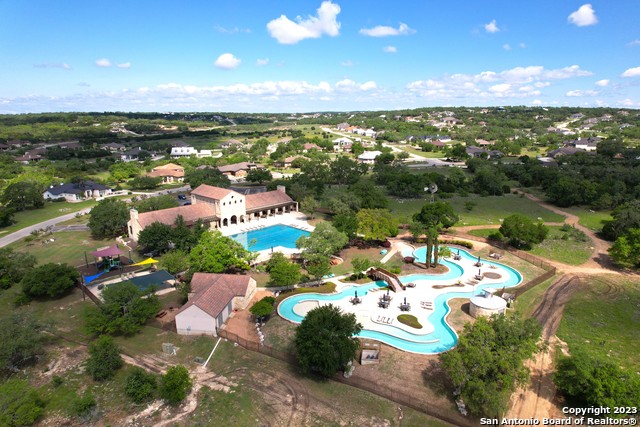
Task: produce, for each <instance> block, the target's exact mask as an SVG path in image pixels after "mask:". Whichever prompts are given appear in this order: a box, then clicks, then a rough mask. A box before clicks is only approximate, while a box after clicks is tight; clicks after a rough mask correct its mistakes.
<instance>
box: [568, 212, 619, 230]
mask: <svg viewBox="0 0 640 427" xmlns="http://www.w3.org/2000/svg"><path fill="white" fill-rule="evenodd" d="M562 210H564V211H567V212H569V213H572V214H574V215H577V216H578V217H579V218H580V221H579V222H580V225H583V226H585V227H587V228H588V229H590V230H593V231H596V232H597V231H600V230H602V226H603V225H604V221H609V220H611V219H613V218H612V217H611V211H594V210H592V209H589V208H586V207H577V206H573V207H570V208H562Z"/></svg>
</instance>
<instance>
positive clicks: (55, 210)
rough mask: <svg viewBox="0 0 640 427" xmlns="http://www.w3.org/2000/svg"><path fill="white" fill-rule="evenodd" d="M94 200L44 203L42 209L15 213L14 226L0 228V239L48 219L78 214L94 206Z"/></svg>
mask: <svg viewBox="0 0 640 427" xmlns="http://www.w3.org/2000/svg"><path fill="white" fill-rule="evenodd" d="M96 204H97V202H96V201H95V200H85V201H82V202H78V203H67V202H61V203H54V202H46V203H45V205H44V207H43V208H42V209H32V210H27V211H22V212H16V215H15V216H14V218H13V219H14V220H15V221H16V223H15V224H13V225H10V226H9V227H4V228H0V237H1V236H3V235H5V234H9V233H13V232H14V231H18V230H20V229H22V228H25V227H29V226H30V225H34V224H38V223H39V222H43V221H47V220H49V219H52V218H55V217H58V216H61V215H66V214H69V213H73V212H78V211H79V210H82V209H84V208H89V207H91V206H94V205H96Z"/></svg>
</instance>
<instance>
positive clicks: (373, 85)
mask: <svg viewBox="0 0 640 427" xmlns="http://www.w3.org/2000/svg"><path fill="white" fill-rule="evenodd" d="M360 89H361V90H373V89H378V84H377V83H376V82H374V81H368V82H365V83H363V84H361V85H360Z"/></svg>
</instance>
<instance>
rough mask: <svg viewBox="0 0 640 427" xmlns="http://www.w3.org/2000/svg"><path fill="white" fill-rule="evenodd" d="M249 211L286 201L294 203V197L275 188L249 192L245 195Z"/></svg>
mask: <svg viewBox="0 0 640 427" xmlns="http://www.w3.org/2000/svg"><path fill="white" fill-rule="evenodd" d="M245 200H246V207H247V211H250V210H252V209H259V208H266V207H269V206H276V205H281V204H286V203H293V199H292V198H291V197H289V196H287V193H285V192H284V191H279V190H274V191H267V192H265V193H257V194H249V195H247V196H245Z"/></svg>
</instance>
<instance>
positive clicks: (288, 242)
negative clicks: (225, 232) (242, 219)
mask: <svg viewBox="0 0 640 427" xmlns="http://www.w3.org/2000/svg"><path fill="white" fill-rule="evenodd" d="M308 235H309V232H308V231H304V230H300V229H299V228H295V227H290V226H288V225H282V224H278V225H272V226H270V227H264V228H259V229H258V230H252V231H247V232H246V233H239V234H234V235H232V236H229V237H231V238H232V239H233V240H235V241H236V242H238V243H240V244H241V245H242V246H244V247H245V249H249V250H250V251H251V252H258V251H263V250H265V249H271V248H274V247H276V246H284V247H285V248H291V249H295V247H296V240H298V239H299V238H300V237H302V236H308ZM254 239H255V244H254V245H251V247H249V245H250V244H251V242H252V241H253V240H254Z"/></svg>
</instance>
